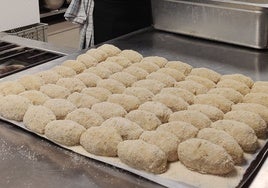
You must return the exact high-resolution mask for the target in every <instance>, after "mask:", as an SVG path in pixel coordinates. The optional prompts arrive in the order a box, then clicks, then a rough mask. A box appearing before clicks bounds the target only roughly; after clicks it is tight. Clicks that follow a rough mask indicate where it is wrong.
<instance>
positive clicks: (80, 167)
mask: <svg viewBox="0 0 268 188" xmlns="http://www.w3.org/2000/svg"><path fill="white" fill-rule="evenodd" d="M108 43H111V44H114V45H116V46H118V47H119V48H121V49H133V50H136V51H138V52H140V53H141V54H143V55H144V56H150V55H158V56H162V57H165V58H167V59H168V60H180V61H183V62H186V63H189V64H191V65H192V66H194V67H207V68H210V69H213V70H215V71H218V72H219V73H222V74H230V73H242V74H245V75H247V76H250V77H251V78H252V79H254V80H266V81H268V50H254V49H250V48H244V47H238V46H233V45H227V44H224V43H217V42H211V41H207V40H202V39H195V38H191V37H186V36H182V35H176V34H171V33H165V32H160V31H156V30H153V29H152V28H148V29H145V30H141V31H138V32H135V33H132V34H129V35H126V36H124V37H120V38H117V39H114V40H111V41H109V42H108ZM80 53H82V52H79V53H74V54H72V55H69V56H66V57H64V58H60V59H57V60H54V61H51V62H48V63H46V64H41V65H39V66H36V67H33V68H31V69H27V70H25V71H23V72H19V73H16V74H14V75H10V76H8V77H6V78H3V79H1V80H0V81H4V80H12V79H16V78H18V77H19V76H21V75H24V74H32V73H35V72H39V71H41V70H45V69H49V68H51V67H53V66H55V65H57V64H60V63H61V62H62V61H63V60H64V59H74V58H75V57H76V56H77V55H78V54H80ZM266 166H267V165H266ZM0 169H1V170H0V177H1V178H0V187H5V188H9V187H10V188H11V187H12V188H14V187H21V188H26V187H27V188H34V187H40V188H42V187H44V188H50V187H51V188H52V187H66V188H69V187H70V188H71V187H77V188H85V187H111V188H112V187H161V186H159V185H157V184H155V183H152V182H150V181H147V180H145V179H143V178H141V177H138V176H136V175H133V174H131V173H128V172H126V171H123V170H120V169H117V168H114V167H112V166H110V165H106V164H103V163H100V162H97V161H95V160H91V159H88V158H85V157H83V156H80V155H78V154H75V153H72V152H69V151H66V150H64V149H61V148H60V147H58V146H56V145H55V144H53V143H51V142H49V141H46V140H44V139H42V138H40V137H38V136H36V135H34V134H31V133H29V132H27V131H24V130H22V129H20V128H18V127H16V126H13V125H11V124H9V123H5V122H3V121H0ZM266 170H267V168H266ZM266 185H267V182H266Z"/></svg>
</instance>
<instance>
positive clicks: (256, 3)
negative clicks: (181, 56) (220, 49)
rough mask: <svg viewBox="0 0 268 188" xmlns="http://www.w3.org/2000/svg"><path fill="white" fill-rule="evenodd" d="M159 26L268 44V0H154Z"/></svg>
mask: <svg viewBox="0 0 268 188" xmlns="http://www.w3.org/2000/svg"><path fill="white" fill-rule="evenodd" d="M152 15H153V26H154V28H156V29H159V30H164V31H169V32H174V33H180V34H186V35H191V36H195V37H201V38H206V39H210V40H216V41H222V42H227V43H232V44H237V45H242V46H247V47H253V48H258V49H267V48H268V0H152Z"/></svg>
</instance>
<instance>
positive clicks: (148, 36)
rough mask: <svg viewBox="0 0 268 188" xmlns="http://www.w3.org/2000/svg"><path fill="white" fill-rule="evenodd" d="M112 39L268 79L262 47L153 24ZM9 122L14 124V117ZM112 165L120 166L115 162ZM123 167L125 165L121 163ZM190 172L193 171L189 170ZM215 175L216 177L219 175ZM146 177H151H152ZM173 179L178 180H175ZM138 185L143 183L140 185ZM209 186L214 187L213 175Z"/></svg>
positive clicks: (248, 176)
mask: <svg viewBox="0 0 268 188" xmlns="http://www.w3.org/2000/svg"><path fill="white" fill-rule="evenodd" d="M109 43H111V44H114V45H116V46H118V47H119V48H121V49H133V50H137V51H138V52H140V53H141V54H143V55H144V56H149V55H159V56H163V57H165V58H167V59H169V60H175V59H176V60H181V61H184V62H186V63H189V64H191V65H192V66H194V67H207V68H211V69H213V70H215V71H218V72H219V73H221V74H231V73H235V72H236V73H241V74H245V75H247V76H250V77H252V78H253V79H254V80H255V81H256V80H266V81H268V74H267V72H268V66H267V65H268V63H267V57H268V51H267V50H266V51H259V50H254V49H250V48H243V47H239V46H234V45H227V44H223V43H218V42H213V41H208V40H202V39H198V38H192V37H187V36H182V35H176V34H172V33H167V32H162V31H158V30H154V29H152V28H147V29H144V30H141V31H137V32H135V33H132V34H129V35H126V36H123V37H120V38H117V39H115V40H112V41H109ZM79 54H80V53H77V54H73V55H69V56H66V57H64V58H63V59H61V60H60V59H58V60H54V61H52V62H48V63H46V64H42V65H39V66H36V67H33V68H31V69H27V70H25V71H22V72H19V73H16V74H14V75H10V76H8V77H5V78H2V79H0V81H8V80H14V79H17V78H19V77H20V76H22V75H25V74H34V73H37V72H39V71H43V70H46V69H50V68H52V67H53V66H56V65H58V64H60V63H61V62H62V61H63V60H66V59H75V58H76V56H77V55H79ZM9 122H11V123H12V124H13V122H12V121H9ZM15 123H16V122H15ZM21 128H23V129H26V128H25V127H24V126H23V124H22V125H21ZM26 130H27V129H26ZM27 131H29V130H27ZM267 145H268V144H267V142H266V145H265V146H264V147H263V148H262V149H261V150H260V151H259V153H258V154H255V155H254V157H252V161H251V163H250V164H247V167H246V171H244V174H243V175H241V176H240V178H241V179H240V182H237V184H236V186H237V187H248V185H249V184H250V183H251V181H252V179H253V178H254V174H256V173H257V172H258V169H259V168H260V167H261V164H262V162H263V161H264V160H265V159H266V158H267V152H268V150H267V148H268V146H267ZM67 149H69V148H67ZM96 158H97V159H96V160H100V159H101V157H96ZM253 158H254V159H253ZM105 163H106V162H105ZM109 164H110V163H109ZM112 165H113V166H116V165H115V164H112ZM124 166H126V165H123V164H122V167H123V169H124ZM119 168H121V167H120V166H119ZM126 170H127V171H129V172H132V173H135V174H138V175H140V176H142V177H144V175H143V173H144V172H141V171H137V170H135V169H126ZM132 170H133V171H132ZM261 170H262V169H261ZM263 170H266V169H263ZM136 172H137V173H136ZM188 172H191V171H189V170H188ZM74 173H75V172H74ZM180 173H181V172H180V171H179V172H178V174H180ZM146 174H148V173H146ZM150 175H151V174H149V176H150ZM191 175H192V174H191ZM191 175H190V178H191V179H192V180H193V181H194V180H195V177H194V176H191ZM214 177H216V179H215V178H214ZM146 178H147V179H150V178H149V177H146ZM153 178H155V177H153ZM156 179H157V181H160V180H162V178H159V177H158V176H157V178H156ZM216 180H217V176H213V181H212V182H216ZM168 182H170V181H168ZM172 182H173V183H174V181H172ZM175 183H176V186H177V187H178V186H186V185H185V184H182V183H180V182H179V183H178V182H175ZM162 185H163V184H162ZM165 185H166V186H168V187H175V186H174V184H165ZM136 186H138V187H139V185H136ZM188 187H189V186H188ZM209 187H212V185H211V179H210V184H209ZM217 187H219V185H217ZM230 187H234V186H230Z"/></svg>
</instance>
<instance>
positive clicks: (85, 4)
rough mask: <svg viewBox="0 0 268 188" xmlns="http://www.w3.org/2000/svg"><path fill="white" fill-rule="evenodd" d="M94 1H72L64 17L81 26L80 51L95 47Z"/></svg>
mask: <svg viewBox="0 0 268 188" xmlns="http://www.w3.org/2000/svg"><path fill="white" fill-rule="evenodd" d="M93 7H94V1H93V0H72V2H71V3H70V5H69V7H68V8H67V10H66V12H65V14H64V17H65V19H66V20H67V21H70V22H72V23H75V24H79V25H80V42H79V44H80V49H85V48H89V47H90V46H93V45H94V36H93V33H94V32H93Z"/></svg>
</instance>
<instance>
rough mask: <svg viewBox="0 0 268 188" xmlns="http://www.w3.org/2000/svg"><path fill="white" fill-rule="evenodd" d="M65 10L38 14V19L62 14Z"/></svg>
mask: <svg viewBox="0 0 268 188" xmlns="http://www.w3.org/2000/svg"><path fill="white" fill-rule="evenodd" d="M66 10H67V8H61V9H58V10H51V11H48V12H44V13H40V18H46V17H49V16H54V15H58V14H62V13H65V11H66Z"/></svg>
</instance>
